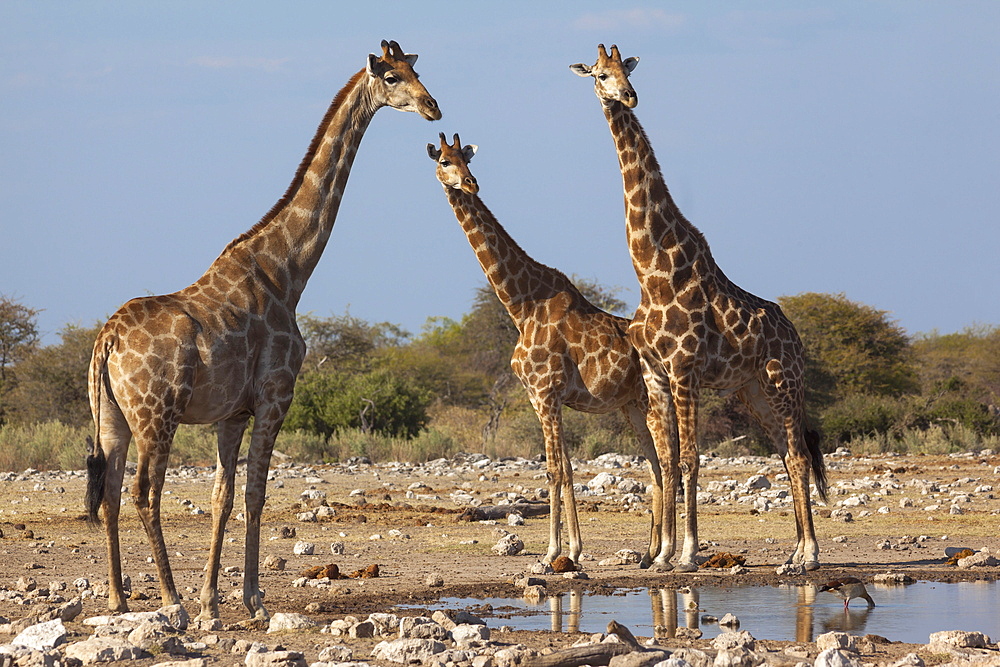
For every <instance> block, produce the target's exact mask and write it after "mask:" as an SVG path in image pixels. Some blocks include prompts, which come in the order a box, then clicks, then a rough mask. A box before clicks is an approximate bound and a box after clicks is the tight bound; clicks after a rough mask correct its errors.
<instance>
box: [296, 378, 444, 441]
mask: <svg viewBox="0 0 1000 667" xmlns="http://www.w3.org/2000/svg"><path fill="white" fill-rule="evenodd" d="M431 399H432V397H431V396H430V394H429V393H428V392H426V391H423V390H422V389H420V388H419V387H417V386H415V385H413V384H412V383H411V382H409V381H407V380H406V379H405V378H402V377H398V376H396V375H394V374H393V373H391V372H389V371H386V370H375V371H371V372H369V373H363V374H350V373H344V372H337V371H335V370H313V371H309V372H307V373H305V374H304V375H303V376H302V377H301V378H300V379H299V381H298V383H297V385H296V387H295V398H294V399H293V401H292V405H291V407H290V408H289V410H288V415H287V417H286V419H285V424H284V428H286V429H290V430H296V429H301V430H305V431H310V432H313V433H317V434H319V435H322V436H324V437H326V438H329V437H330V436H331V435H333V434H334V433H336V432H337V431H340V430H344V429H361V430H362V431H365V432H369V433H379V434H382V435H388V436H393V437H401V438H412V437H413V436H415V435H417V433H419V432H420V430H421V429H423V428H424V427H425V426H426V425H427V407H428V405H429V404H430V402H431Z"/></svg>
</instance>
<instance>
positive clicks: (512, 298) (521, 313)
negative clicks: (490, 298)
mask: <svg viewBox="0 0 1000 667" xmlns="http://www.w3.org/2000/svg"><path fill="white" fill-rule="evenodd" d="M446 191H447V193H448V203H450V204H451V207H452V209H453V210H454V211H455V217H456V218H457V219H458V222H459V223H460V224H461V225H462V229H463V230H464V231H465V236H466V238H468V239H469V244H470V245H471V246H472V249H473V250H474V251H475V253H476V259H478V260H479V266H480V267H481V268H482V269H483V273H484V274H485V275H486V279H487V280H488V281H489V283H490V285H491V286H492V287H493V291H494V292H496V295H497V298H499V299H500V303H502V304H503V306H504V308H506V309H507V312H508V313H509V314H510V317H511V319H512V320H513V321H514V324H515V326H517V328H518V329H519V330H521V328H522V324H523V323H524V321H525V320H526V319H528V318H530V317H531V316H532V310H533V308H534V307H535V306H536V304H537V302H539V301H543V300H545V299H549V298H551V297H553V296H555V295H556V294H558V293H560V292H569V293H570V294H573V295H576V294H577V292H578V290H577V288H576V287H575V286H574V285H573V283H572V282H571V281H570V280H569V278H567V277H566V276H565V275H564V274H563V273H562V272H561V271H557V270H556V269H553V268H550V267H548V266H545V265H544V264H541V263H539V262H536V261H535V260H534V259H532V258H531V257H530V256H529V255H528V254H527V253H526V252H524V250H522V249H521V247H520V246H519V245H518V244H517V242H516V241H515V240H514V239H513V238H511V236H510V234H508V233H507V230H506V229H504V228H503V225H501V224H500V222H499V221H498V220H497V219H496V217H494V215H493V213H491V212H490V210H489V209H488V208H486V205H485V204H484V203H483V201H482V200H481V199H480V198H479V195H472V194H468V193H466V192H463V191H461V190H456V189H454V188H446Z"/></svg>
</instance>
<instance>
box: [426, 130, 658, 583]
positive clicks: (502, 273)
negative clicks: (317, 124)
mask: <svg viewBox="0 0 1000 667" xmlns="http://www.w3.org/2000/svg"><path fill="white" fill-rule="evenodd" d="M440 140H441V145H440V148H438V147H435V146H434V144H427V154H428V155H429V156H430V158H431V159H432V160H434V162H435V163H436V164H437V170H436V175H437V178H438V180H439V181H440V182H441V184H442V185H443V186H444V190H445V193H446V195H447V197H448V203H449V204H451V207H452V209H453V210H454V213H455V217H456V218H457V219H458V222H459V223H460V224H461V226H462V229H463V230H464V231H465V235H466V237H467V238H468V240H469V243H470V245H472V249H473V250H474V251H475V253H476V258H477V259H478V260H479V265H480V267H482V269H483V273H484V274H486V278H487V280H489V282H490V285H491V286H492V287H493V290H494V292H496V295H497V297H498V298H499V299H500V302H501V303H502V304H503V306H504V308H506V310H507V313H508V314H509V315H510V318H511V320H513V322H514V325H515V326H516V327H517V330H518V334H519V335H518V339H517V344H516V345H515V347H514V354H513V356H512V357H511V360H510V365H511V369H512V370H513V371H514V374H515V375H516V376H517V377H518V379H519V380H520V381H521V384H522V385H523V386H524V388H525V389H526V390H527V392H528V397H529V399H530V401H531V406H532V407H533V408H534V410H535V413H536V414H537V416H538V419H539V421H540V422H541V425H542V433H543V436H544V439H545V459H546V468H547V473H548V474H547V477H548V483H549V503H550V511H549V547H548V551H547V552H546V554H545V562H547V563H550V562H552V561H553V560H554V559H555V558H556V557H557V556H558V555H559V554H560V552H561V551H562V541H561V536H560V532H561V531H560V529H561V525H562V518H561V504H564V505H565V511H566V517H567V532H568V534H569V557H570V558H571V559H572V560H573V562H574V563H579V560H580V553H581V551H582V549H583V545H582V541H581V538H580V524H579V520H578V518H577V512H576V503H575V499H574V495H573V467H572V465H571V463H570V459H569V455H568V452H567V451H566V442H565V440H564V439H563V434H562V408H563V406H568V407H571V408H574V409H576V410H580V411H582V412H592V413H606V412H610V411H612V410H615V409H619V410H621V411H622V413H623V414H624V415H625V417H626V418H627V419H628V421H629V423H630V424H631V425H632V428H633V430H634V431H635V433H636V436H637V438H638V441H639V446H640V448H641V449H642V451H643V453H644V454H645V456H646V458H647V459H648V460H649V463H650V477H651V479H652V485H653V503H652V515H653V516H652V526H651V530H650V543H649V548H648V550H647V553H646V556H645V557H644V558H643V562H642V565H643V566H644V567H648V565H649V564H650V563H651V562H652V559H653V558H654V557H655V556H656V554H657V553H658V551H659V549H660V544H659V539H660V535H661V533H662V528H661V526H660V523H661V522H662V517H663V474H662V472H661V468H660V461H661V460H662V457H660V456H658V455H657V451H656V449H655V448H654V443H653V438H652V436H651V435H650V433H649V430H648V429H647V427H646V409H647V401H646V389H645V386H644V384H643V381H642V374H641V371H640V369H639V359H638V356H637V355H636V353H635V350H634V349H633V347H632V344H631V343H630V342H629V340H628V337H627V334H626V332H627V329H628V324H629V321H628V320H627V319H625V318H623V317H617V316H615V315H611V314H610V313H607V312H605V311H603V310H601V309H600V308H598V307H597V306H595V305H593V304H592V303H590V302H589V301H588V300H587V299H586V298H585V297H584V296H583V294H581V293H580V290H579V289H577V288H576V286H575V285H574V284H573V283H572V282H571V281H570V280H569V278H567V277H566V276H565V274H563V273H562V272H561V271H557V270H556V269H552V268H549V267H548V266H545V265H544V264H541V263H539V262H536V261H535V260H534V259H532V258H531V257H529V256H528V254H527V253H526V252H524V250H522V249H521V247H520V246H518V244H517V242H516V241H514V239H513V238H511V237H510V235H509V234H508V233H507V231H506V230H505V229H504V228H503V226H502V225H501V224H500V223H499V222H498V221H497V219H496V218H495V217H494V216H493V214H492V213H491V212H490V210H489V209H488V208H486V205H485V204H483V201H482V200H481V199H480V198H479V195H478V192H479V183H478V181H476V178H475V177H474V176H473V175H472V173H471V172H470V171H469V161H470V160H471V159H472V156H473V155H474V154H475V152H476V150H477V147H476V146H474V145H468V146H465V147H463V146H462V142H461V140H460V139H459V136H458V135H457V134H456V135H455V136H454V141H453V143H451V144H449V143H448V141H447V139H446V138H445V135H444V134H443V133H442V134H441V135H440Z"/></svg>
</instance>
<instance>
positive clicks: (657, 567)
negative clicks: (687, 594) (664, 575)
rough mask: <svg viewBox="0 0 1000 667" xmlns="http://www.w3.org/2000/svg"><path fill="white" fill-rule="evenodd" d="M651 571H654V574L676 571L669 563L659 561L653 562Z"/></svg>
mask: <svg viewBox="0 0 1000 667" xmlns="http://www.w3.org/2000/svg"><path fill="white" fill-rule="evenodd" d="M650 569H652V570H653V572H670V570H672V569H674V566H673V565H671V564H670V563H669V562H662V563H659V562H657V561H653V564H652V565H651V566H650Z"/></svg>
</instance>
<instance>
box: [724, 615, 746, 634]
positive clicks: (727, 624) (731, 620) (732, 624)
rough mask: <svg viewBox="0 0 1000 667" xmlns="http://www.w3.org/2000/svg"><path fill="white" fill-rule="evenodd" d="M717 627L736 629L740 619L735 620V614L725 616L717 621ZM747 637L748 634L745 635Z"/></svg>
mask: <svg viewBox="0 0 1000 667" xmlns="http://www.w3.org/2000/svg"><path fill="white" fill-rule="evenodd" d="M719 625H720V626H722V627H724V628H738V627H739V626H740V619H738V618H736V615H735V614H726V615H725V616H723V617H722V618H720V619H719ZM747 634H748V635H749V634H750V633H747Z"/></svg>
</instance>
